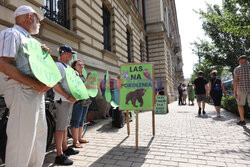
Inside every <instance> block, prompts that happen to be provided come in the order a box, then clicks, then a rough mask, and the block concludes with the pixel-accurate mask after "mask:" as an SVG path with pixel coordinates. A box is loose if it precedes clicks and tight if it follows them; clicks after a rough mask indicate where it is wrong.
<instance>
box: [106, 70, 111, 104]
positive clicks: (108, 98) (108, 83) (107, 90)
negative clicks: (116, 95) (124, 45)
mask: <svg viewBox="0 0 250 167" xmlns="http://www.w3.org/2000/svg"><path fill="white" fill-rule="evenodd" d="M105 99H106V101H107V102H110V101H111V92H110V81H109V72H108V70H107V71H106V84H105Z"/></svg>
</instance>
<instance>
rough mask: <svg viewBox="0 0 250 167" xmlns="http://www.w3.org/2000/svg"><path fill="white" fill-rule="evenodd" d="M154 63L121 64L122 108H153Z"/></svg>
mask: <svg viewBox="0 0 250 167" xmlns="http://www.w3.org/2000/svg"><path fill="white" fill-rule="evenodd" d="M153 81H154V74H153V65H152V64H149V63H142V64H124V65H122V66H121V89H120V110H153V109H154V108H153V101H154V99H153V97H154V96H153V95H154V83H153Z"/></svg>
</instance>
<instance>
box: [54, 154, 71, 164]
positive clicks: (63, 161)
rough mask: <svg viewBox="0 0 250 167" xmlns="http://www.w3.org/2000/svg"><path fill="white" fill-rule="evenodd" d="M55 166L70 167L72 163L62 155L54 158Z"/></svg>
mask: <svg viewBox="0 0 250 167" xmlns="http://www.w3.org/2000/svg"><path fill="white" fill-rule="evenodd" d="M55 164H57V165H72V164H73V161H72V160H70V159H68V157H67V156H65V154H62V155H60V156H57V157H56V159H55Z"/></svg>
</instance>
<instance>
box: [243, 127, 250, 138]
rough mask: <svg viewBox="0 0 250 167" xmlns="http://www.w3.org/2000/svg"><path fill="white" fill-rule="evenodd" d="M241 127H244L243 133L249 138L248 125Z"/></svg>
mask: <svg viewBox="0 0 250 167" xmlns="http://www.w3.org/2000/svg"><path fill="white" fill-rule="evenodd" d="M243 129H244V134H245V135H246V136H248V137H249V140H250V129H249V128H248V127H246V126H243Z"/></svg>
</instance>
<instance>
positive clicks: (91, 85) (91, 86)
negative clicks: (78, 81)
mask: <svg viewBox="0 0 250 167" xmlns="http://www.w3.org/2000/svg"><path fill="white" fill-rule="evenodd" d="M86 87H87V89H88V94H89V96H90V97H96V95H97V93H98V73H97V72H96V71H93V72H91V73H90V74H89V76H88V78H87V80H86Z"/></svg>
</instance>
